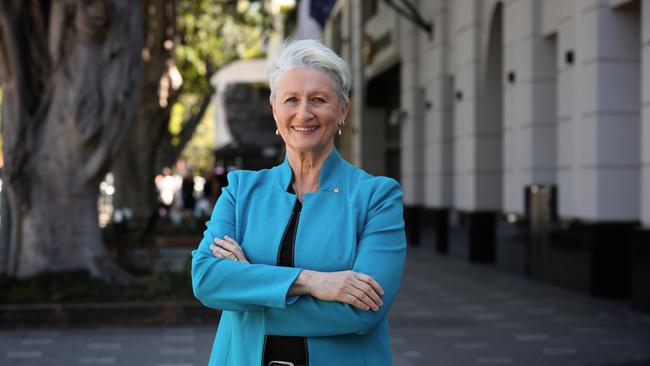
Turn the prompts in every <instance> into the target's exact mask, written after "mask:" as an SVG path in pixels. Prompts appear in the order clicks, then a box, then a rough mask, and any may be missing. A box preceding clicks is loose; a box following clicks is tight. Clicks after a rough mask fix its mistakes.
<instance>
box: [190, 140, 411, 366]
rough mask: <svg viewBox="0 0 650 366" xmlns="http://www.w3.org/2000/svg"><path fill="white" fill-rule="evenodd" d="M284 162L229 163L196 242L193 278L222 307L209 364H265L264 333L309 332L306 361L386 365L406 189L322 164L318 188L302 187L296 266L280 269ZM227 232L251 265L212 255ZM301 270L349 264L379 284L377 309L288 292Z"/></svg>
mask: <svg viewBox="0 0 650 366" xmlns="http://www.w3.org/2000/svg"><path fill="white" fill-rule="evenodd" d="M291 179H292V171H291V167H290V166H289V163H288V161H287V160H286V159H285V161H284V163H283V164H281V165H279V166H276V167H274V168H272V169H266V170H261V171H243V170H240V171H233V172H231V173H229V174H228V182H229V184H228V186H227V187H225V188H224V189H223V192H222V194H221V196H220V197H219V200H218V201H217V203H216V205H215V208H214V211H213V213H212V217H211V219H210V221H208V223H207V229H206V230H205V232H204V234H203V239H202V240H201V243H200V244H199V247H198V249H196V250H195V251H193V252H192V286H193V289H194V294H195V296H196V297H197V298H198V299H199V300H200V301H201V302H202V303H203V304H204V305H205V306H207V307H210V308H214V309H218V310H222V314H221V320H220V321H219V327H218V329H217V335H216V338H215V341H214V346H213V348H212V354H211V356H210V362H209V365H219V366H221V365H236V366H250V365H255V366H257V365H261V364H262V352H263V349H264V341H265V336H266V335H280V336H302V337H306V338H307V348H308V355H309V365H310V366H325V365H355V366H356V365H368V366H381V365H391V353H390V342H389V336H388V322H387V319H386V314H387V313H388V310H389V309H390V306H391V304H392V302H393V300H394V299H395V296H396V295H397V290H398V289H399V286H400V282H401V279H402V271H403V267H404V260H405V254H406V238H405V235H404V219H403V208H402V192H401V190H400V186H399V184H398V183H397V182H396V181H395V180H393V179H390V178H386V177H374V176H372V175H370V174H368V173H366V172H364V171H363V170H361V169H359V168H357V167H354V166H352V165H350V164H349V163H347V162H346V161H344V160H343V159H341V157H340V156H339V154H338V152H337V151H336V149H333V150H332V153H331V154H330V156H329V157H328V158H327V160H326V161H325V163H324V165H323V166H322V167H321V172H320V176H319V183H320V185H319V187H320V191H318V192H313V193H308V194H305V196H304V199H303V207H302V212H301V214H300V220H299V222H298V227H297V229H296V244H295V253H294V263H295V266H296V267H295V268H289V267H278V266H276V264H277V261H278V254H279V249H280V242H281V240H282V235H283V233H284V230H285V228H286V227H287V224H288V222H289V219H290V217H291V214H292V211H293V207H294V204H295V202H296V199H297V197H296V195H295V194H291V193H288V192H287V188H288V187H289V184H290V183H291ZM224 235H228V236H230V237H232V238H234V239H235V240H237V242H238V243H239V244H240V245H241V246H242V248H243V250H244V252H245V254H246V257H247V258H248V260H249V261H250V264H245V263H240V262H235V261H232V260H229V259H218V258H215V257H213V255H212V252H211V251H210V249H209V246H210V244H211V243H212V242H213V239H214V238H215V237H219V238H223V236H224ZM302 269H311V270H315V271H323V272H333V271H343V270H349V269H351V270H353V271H356V272H362V273H365V274H368V275H370V276H372V277H373V278H374V279H375V280H376V281H377V282H379V284H380V285H381V286H382V287H383V289H384V292H385V293H384V296H383V297H382V300H383V301H384V305H383V306H382V307H380V310H379V311H377V312H374V311H372V310H369V311H362V310H359V309H357V308H354V307H352V306H351V305H347V304H343V303H340V302H334V301H322V300H317V299H315V298H313V297H311V296H287V291H288V290H289V287H291V284H292V283H293V281H294V280H295V279H296V277H297V276H298V274H299V273H300V271H301V270H302Z"/></svg>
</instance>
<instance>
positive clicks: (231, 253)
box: [210, 235, 249, 263]
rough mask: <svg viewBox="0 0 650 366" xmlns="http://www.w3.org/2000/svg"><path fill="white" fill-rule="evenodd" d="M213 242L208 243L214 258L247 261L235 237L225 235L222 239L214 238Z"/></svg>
mask: <svg viewBox="0 0 650 366" xmlns="http://www.w3.org/2000/svg"><path fill="white" fill-rule="evenodd" d="M214 243H215V244H213V245H210V250H211V251H212V255H213V256H215V257H216V258H226V259H231V260H234V261H236V262H241V263H249V262H248V259H246V255H244V250H242V248H241V246H239V243H237V242H236V241H235V239H233V238H231V237H229V236H228V235H226V236H224V237H223V239H219V238H215V239H214Z"/></svg>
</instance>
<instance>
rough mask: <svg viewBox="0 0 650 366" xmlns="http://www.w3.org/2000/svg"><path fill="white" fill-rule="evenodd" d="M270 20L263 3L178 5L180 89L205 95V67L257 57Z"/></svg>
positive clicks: (211, 0) (195, 1) (207, 0)
mask: <svg viewBox="0 0 650 366" xmlns="http://www.w3.org/2000/svg"><path fill="white" fill-rule="evenodd" d="M271 29H272V19H271V16H270V14H269V13H268V11H267V9H266V7H265V4H264V2H263V1H261V0H258V1H250V0H239V1H232V0H185V1H181V2H179V4H178V35H179V42H178V44H177V45H176V63H177V65H178V68H179V70H180V72H181V75H182V76H183V89H184V91H185V92H189V93H191V94H198V95H205V94H206V93H207V92H208V91H209V85H208V82H207V80H206V75H207V73H208V64H207V63H210V64H211V65H212V66H213V67H214V69H215V70H217V69H219V67H221V66H223V65H226V64H228V63H230V62H232V61H233V60H236V59H241V58H253V57H261V56H263V54H264V49H263V48H264V41H265V39H266V38H267V33H268V32H269V31H270V30H271Z"/></svg>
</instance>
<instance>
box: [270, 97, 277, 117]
mask: <svg viewBox="0 0 650 366" xmlns="http://www.w3.org/2000/svg"><path fill="white" fill-rule="evenodd" d="M269 104H270V105H271V111H272V112H273V119H274V120H275V122H277V121H278V118H277V115H276V114H275V100H274V99H273V97H269Z"/></svg>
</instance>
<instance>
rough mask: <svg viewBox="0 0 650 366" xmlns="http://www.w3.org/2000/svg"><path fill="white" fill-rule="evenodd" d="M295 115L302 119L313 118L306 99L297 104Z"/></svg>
mask: <svg viewBox="0 0 650 366" xmlns="http://www.w3.org/2000/svg"><path fill="white" fill-rule="evenodd" d="M297 117H298V118H300V119H301V120H303V121H309V120H310V119H312V118H314V114H313V113H312V112H311V109H310V107H309V103H308V101H306V100H303V101H302V102H301V103H300V105H299V106H298V113H297Z"/></svg>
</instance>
